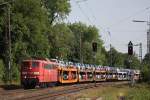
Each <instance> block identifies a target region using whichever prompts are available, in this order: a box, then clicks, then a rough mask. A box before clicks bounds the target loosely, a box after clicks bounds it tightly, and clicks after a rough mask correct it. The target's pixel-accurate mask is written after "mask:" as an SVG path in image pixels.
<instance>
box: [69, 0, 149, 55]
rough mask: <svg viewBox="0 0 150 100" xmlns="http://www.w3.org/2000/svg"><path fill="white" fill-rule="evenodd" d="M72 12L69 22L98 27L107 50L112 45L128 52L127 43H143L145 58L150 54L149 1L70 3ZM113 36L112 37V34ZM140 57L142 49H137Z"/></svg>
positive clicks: (80, 0) (77, 0) (135, 48)
mask: <svg viewBox="0 0 150 100" xmlns="http://www.w3.org/2000/svg"><path fill="white" fill-rule="evenodd" d="M70 2H71V13H70V14H69V17H68V18H67V21H68V22H71V23H74V22H79V21H81V22H83V23H85V24H88V25H95V26H96V27H97V28H98V29H99V34H100V35H101V38H102V39H103V42H104V46H105V48H106V50H108V49H109V45H110V44H112V46H113V47H115V48H116V49H117V51H119V52H123V53H127V44H128V43H129V41H132V42H133V44H139V43H140V42H141V43H142V48H143V56H144V55H145V54H146V52H147V36H146V34H147V29H148V25H147V23H146V22H145V23H138V22H133V20H142V21H150V0H70ZM109 33H110V34H109ZM134 51H135V53H137V54H139V47H138V46H136V47H134Z"/></svg>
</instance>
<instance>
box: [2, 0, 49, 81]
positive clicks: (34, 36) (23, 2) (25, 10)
mask: <svg viewBox="0 0 150 100" xmlns="http://www.w3.org/2000/svg"><path fill="white" fill-rule="evenodd" d="M6 13H7V12H6V11H5V9H4V10H1V12H0V15H1V19H0V25H1V26H0V29H1V30H0V31H1V33H0V38H1V39H2V40H3V41H4V42H3V43H2V45H0V46H1V47H0V48H3V49H1V50H0V52H3V54H5V55H1V57H2V58H3V61H4V64H5V66H8V60H7V44H5V43H7V40H6V39H5V38H3V37H4V36H5V34H6V33H7V30H6V27H7V24H6V23H4V22H3V20H4V21H7V16H6ZM5 19H6V20H5ZM48 25H49V24H48V17H47V12H46V10H45V9H43V8H42V7H41V0H15V1H14V3H13V4H11V43H12V61H13V62H12V66H11V67H12V68H14V69H18V70H19V68H16V67H17V66H18V67H19V65H16V64H19V62H20V61H21V60H22V59H23V58H25V57H31V56H42V57H47V56H48V55H49V48H50V45H49V43H48V37H47V35H46V34H47V32H48ZM5 68H6V69H5V74H6V75H7V74H8V69H7V68H8V67H5ZM13 71H17V70H12V73H16V74H18V72H13ZM16 76H17V75H15V77H16ZM6 82H7V79H6Z"/></svg>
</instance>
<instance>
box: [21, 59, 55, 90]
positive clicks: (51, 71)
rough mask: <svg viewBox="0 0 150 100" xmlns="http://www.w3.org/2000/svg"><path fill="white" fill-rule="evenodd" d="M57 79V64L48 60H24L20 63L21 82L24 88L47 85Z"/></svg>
mask: <svg viewBox="0 0 150 100" xmlns="http://www.w3.org/2000/svg"><path fill="white" fill-rule="evenodd" d="M57 80H58V64H57V63H55V62H51V61H48V60H32V59H31V60H24V61H23V62H22V65H21V84H22V85H23V86H24V88H34V87H35V86H36V85H39V86H40V87H45V86H49V85H50V84H51V83H56V82H57Z"/></svg>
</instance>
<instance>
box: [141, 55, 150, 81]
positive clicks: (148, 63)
mask: <svg viewBox="0 0 150 100" xmlns="http://www.w3.org/2000/svg"><path fill="white" fill-rule="evenodd" d="M149 72H150V54H146V55H145V57H144V59H143V63H142V79H143V81H144V82H150V75H149Z"/></svg>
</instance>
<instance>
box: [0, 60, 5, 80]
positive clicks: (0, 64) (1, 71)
mask: <svg viewBox="0 0 150 100" xmlns="http://www.w3.org/2000/svg"><path fill="white" fill-rule="evenodd" d="M3 76H4V63H3V60H2V59H0V82H1V81H2V78H3Z"/></svg>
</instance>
